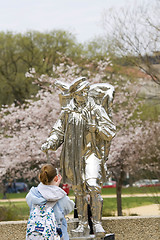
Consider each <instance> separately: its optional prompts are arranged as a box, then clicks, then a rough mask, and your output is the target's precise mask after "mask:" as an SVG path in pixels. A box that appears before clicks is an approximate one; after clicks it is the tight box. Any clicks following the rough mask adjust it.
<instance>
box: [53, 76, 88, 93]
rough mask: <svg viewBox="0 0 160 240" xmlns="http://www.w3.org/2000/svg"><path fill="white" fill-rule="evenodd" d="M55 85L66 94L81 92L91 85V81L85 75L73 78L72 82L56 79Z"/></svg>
mask: <svg viewBox="0 0 160 240" xmlns="http://www.w3.org/2000/svg"><path fill="white" fill-rule="evenodd" d="M55 86H56V87H58V88H60V89H61V90H62V91H63V92H65V94H67V93H69V94H71V93H76V92H80V91H82V90H83V89H85V88H87V87H88V86H89V82H88V81H86V78H85V77H79V78H76V79H75V80H73V81H72V82H71V83H70V84H68V83H66V82H61V81H55Z"/></svg>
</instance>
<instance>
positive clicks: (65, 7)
mask: <svg viewBox="0 0 160 240" xmlns="http://www.w3.org/2000/svg"><path fill="white" fill-rule="evenodd" d="M144 1H145V2H146V1H149V0H139V1H138V2H144ZM151 1H154V0H151ZM134 2H135V0H0V31H7V30H9V31H13V32H26V31H29V30H37V31H41V32H44V31H49V30H54V29H63V30H67V31H70V32H72V33H73V34H74V35H75V36H76V38H77V40H78V41H79V42H84V41H88V40H90V39H93V38H94V37H95V36H98V35H102V34H103V27H102V24H101V22H102V14H103V12H104V9H109V8H115V7H122V6H125V5H126V4H130V3H132V4H134Z"/></svg>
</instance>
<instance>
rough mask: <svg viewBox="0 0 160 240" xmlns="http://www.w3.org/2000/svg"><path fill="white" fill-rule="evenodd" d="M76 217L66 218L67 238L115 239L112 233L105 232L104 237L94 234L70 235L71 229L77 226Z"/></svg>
mask: <svg viewBox="0 0 160 240" xmlns="http://www.w3.org/2000/svg"><path fill="white" fill-rule="evenodd" d="M78 222H79V221H78V218H77V219H76V218H73V219H69V220H68V222H67V223H68V233H69V240H115V235H114V233H110V234H106V235H105V237H104V238H100V237H99V238H97V237H96V236H95V235H93V234H92V235H91V234H90V235H87V236H84V237H83V236H81V237H80V236H79V237H75V236H72V234H71V230H72V229H75V228H77V226H78Z"/></svg>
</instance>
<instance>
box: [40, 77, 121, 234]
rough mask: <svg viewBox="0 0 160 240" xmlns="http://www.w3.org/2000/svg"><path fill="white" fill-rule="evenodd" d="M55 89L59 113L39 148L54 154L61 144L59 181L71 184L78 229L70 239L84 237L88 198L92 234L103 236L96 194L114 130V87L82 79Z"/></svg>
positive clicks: (100, 201)
mask: <svg viewBox="0 0 160 240" xmlns="http://www.w3.org/2000/svg"><path fill="white" fill-rule="evenodd" d="M56 86H57V87H59V88H60V89H61V90H62V93H61V94H60V101H61V105H62V109H61V114H60V116H59V119H58V120H57V122H56V123H55V124H54V126H53V129H52V131H51V133H50V136H49V137H48V139H47V141H46V142H45V143H44V144H43V145H42V147H41V149H42V151H44V152H47V151H48V150H49V149H52V150H54V151H55V150H56V149H58V148H59V147H60V145H61V144H63V147H62V151H61V157H60V167H61V169H62V177H63V182H68V183H71V184H72V188H73V190H74V194H75V197H76V206H77V212H78V218H79V226H78V228H77V229H74V230H72V233H73V234H74V236H79V237H80V236H85V235H86V234H88V212H87V205H88V198H89V199H90V206H91V212H92V221H93V229H94V234H95V236H96V237H104V235H105V231H104V229H103V227H102V224H101V217H102V204H103V199H102V197H101V195H100V191H101V186H102V183H103V181H105V178H106V160H107V157H108V153H109V147H110V143H111V140H112V138H113V137H114V135H115V131H116V128H115V125H114V123H113V122H112V120H111V116H110V109H111V104H112V100H113V96H114V87H113V86H112V85H110V84H108V83H98V84H92V85H91V84H90V83H89V82H88V81H87V80H86V78H84V77H80V78H78V79H75V80H74V81H73V82H72V83H71V84H66V83H64V82H60V81H57V82H56Z"/></svg>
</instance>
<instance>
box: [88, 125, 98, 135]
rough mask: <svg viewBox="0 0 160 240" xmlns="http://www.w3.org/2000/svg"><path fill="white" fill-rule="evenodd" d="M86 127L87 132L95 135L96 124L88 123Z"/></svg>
mask: <svg viewBox="0 0 160 240" xmlns="http://www.w3.org/2000/svg"><path fill="white" fill-rule="evenodd" d="M87 127H88V130H89V132H91V133H95V132H97V131H98V129H97V127H96V124H92V123H88V124H87Z"/></svg>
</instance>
